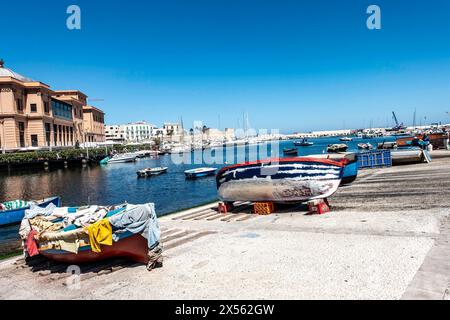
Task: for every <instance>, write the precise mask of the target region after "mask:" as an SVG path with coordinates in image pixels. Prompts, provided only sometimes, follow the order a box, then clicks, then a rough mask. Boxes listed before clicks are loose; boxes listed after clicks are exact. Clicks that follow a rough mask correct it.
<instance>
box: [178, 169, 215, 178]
mask: <svg viewBox="0 0 450 320" xmlns="http://www.w3.org/2000/svg"><path fill="white" fill-rule="evenodd" d="M216 170H217V168H197V169H191V170H186V171H185V172H184V174H185V175H186V179H197V178H200V177H206V176H212V175H214V174H215V173H216Z"/></svg>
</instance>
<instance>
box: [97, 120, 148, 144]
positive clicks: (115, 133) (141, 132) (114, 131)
mask: <svg viewBox="0 0 450 320" xmlns="http://www.w3.org/2000/svg"><path fill="white" fill-rule="evenodd" d="M105 134H106V140H107V141H113V142H148V141H150V140H151V139H152V138H153V137H154V136H155V135H156V128H155V126H154V125H152V124H148V123H146V122H145V121H140V122H134V123H128V124H122V125H107V126H105Z"/></svg>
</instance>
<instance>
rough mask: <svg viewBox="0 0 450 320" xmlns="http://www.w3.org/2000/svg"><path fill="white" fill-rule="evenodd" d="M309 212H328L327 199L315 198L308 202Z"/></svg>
mask: <svg viewBox="0 0 450 320" xmlns="http://www.w3.org/2000/svg"><path fill="white" fill-rule="evenodd" d="M308 210H309V213H310V214H324V213H327V212H330V205H329V204H328V200H327V199H317V200H312V201H309V202H308Z"/></svg>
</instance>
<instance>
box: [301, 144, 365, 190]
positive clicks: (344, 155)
mask: <svg viewBox="0 0 450 320" xmlns="http://www.w3.org/2000/svg"><path fill="white" fill-rule="evenodd" d="M307 157H309V158H318V159H330V160H333V161H337V162H342V164H343V165H344V172H343V174H342V180H341V186H342V185H346V184H350V183H352V182H353V181H355V180H356V178H357V176H358V158H357V154H356V153H355V152H339V153H330V154H311V155H308V156H307Z"/></svg>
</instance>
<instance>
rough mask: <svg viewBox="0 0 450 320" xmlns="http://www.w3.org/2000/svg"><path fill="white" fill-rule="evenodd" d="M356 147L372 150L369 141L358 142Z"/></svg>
mask: <svg viewBox="0 0 450 320" xmlns="http://www.w3.org/2000/svg"><path fill="white" fill-rule="evenodd" d="M358 149H362V150H372V149H373V146H372V144H371V143H358Z"/></svg>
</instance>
